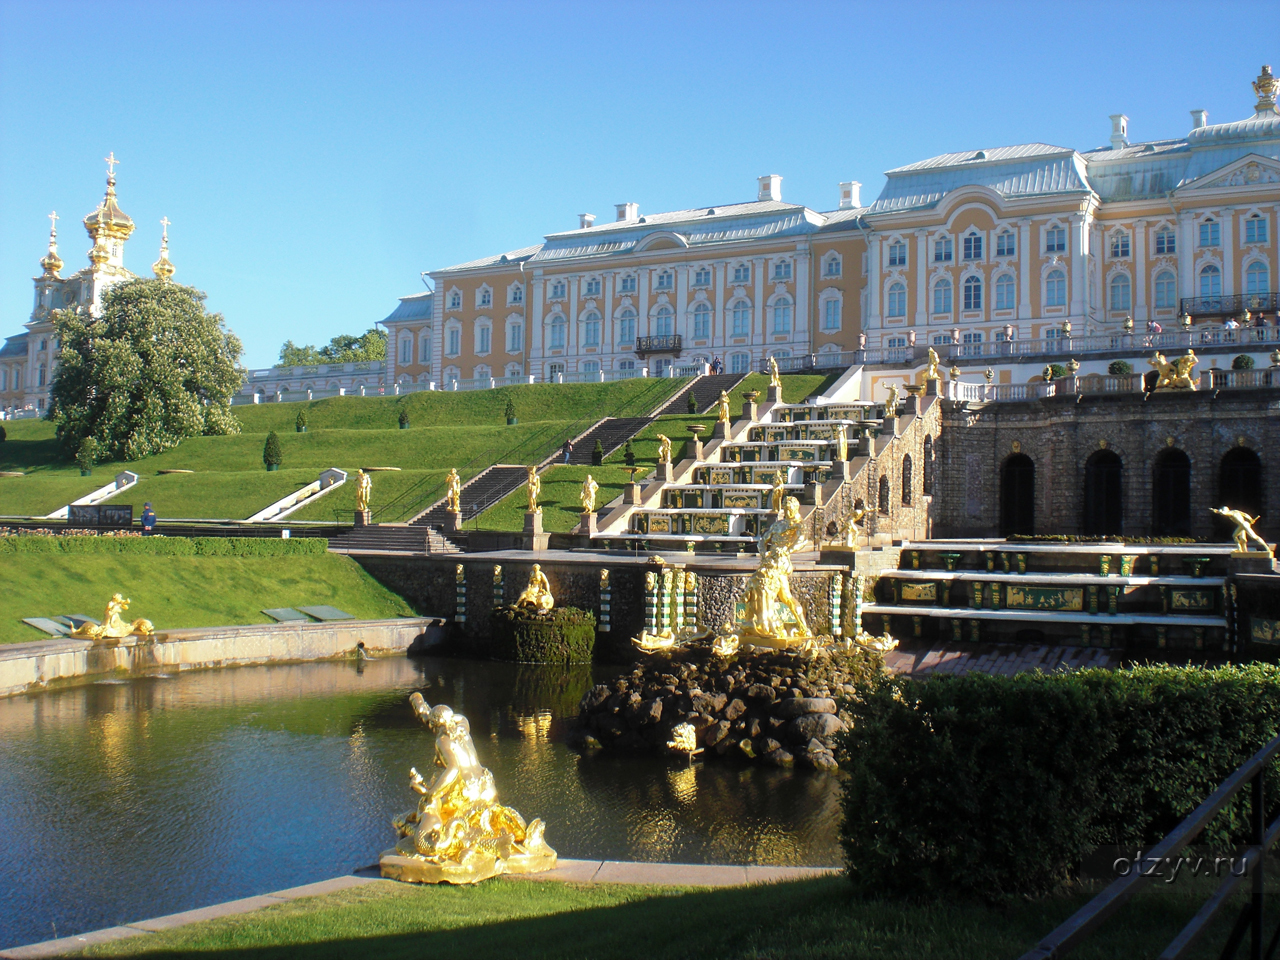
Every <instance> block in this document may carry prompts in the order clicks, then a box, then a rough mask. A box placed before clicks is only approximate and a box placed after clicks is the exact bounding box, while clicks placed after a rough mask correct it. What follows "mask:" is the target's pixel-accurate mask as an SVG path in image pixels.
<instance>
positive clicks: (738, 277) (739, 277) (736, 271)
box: [733, 262, 751, 283]
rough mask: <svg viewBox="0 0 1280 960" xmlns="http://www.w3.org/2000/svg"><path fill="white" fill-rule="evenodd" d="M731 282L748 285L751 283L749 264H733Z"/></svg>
mask: <svg viewBox="0 0 1280 960" xmlns="http://www.w3.org/2000/svg"><path fill="white" fill-rule="evenodd" d="M733 282H734V283H750V282H751V264H749V263H745V262H743V263H735V264H734V265H733Z"/></svg>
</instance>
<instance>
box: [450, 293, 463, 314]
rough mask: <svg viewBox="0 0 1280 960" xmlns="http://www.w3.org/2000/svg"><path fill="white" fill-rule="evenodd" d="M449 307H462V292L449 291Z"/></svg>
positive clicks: (458, 308) (453, 308)
mask: <svg viewBox="0 0 1280 960" xmlns="http://www.w3.org/2000/svg"><path fill="white" fill-rule="evenodd" d="M449 309H450V310H461V309H462V292H461V291H459V290H451V291H449Z"/></svg>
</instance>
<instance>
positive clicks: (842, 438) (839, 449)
mask: <svg viewBox="0 0 1280 960" xmlns="http://www.w3.org/2000/svg"><path fill="white" fill-rule="evenodd" d="M835 430H836V459H837V460H848V459H849V434H848V433H847V431H846V428H845V425H844V424H843V423H837V424H836V426H835Z"/></svg>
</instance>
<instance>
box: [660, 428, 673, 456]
mask: <svg viewBox="0 0 1280 960" xmlns="http://www.w3.org/2000/svg"><path fill="white" fill-rule="evenodd" d="M658 462H659V463H670V462H671V438H670V437H666V436H663V435H662V434H661V433H660V434H658Z"/></svg>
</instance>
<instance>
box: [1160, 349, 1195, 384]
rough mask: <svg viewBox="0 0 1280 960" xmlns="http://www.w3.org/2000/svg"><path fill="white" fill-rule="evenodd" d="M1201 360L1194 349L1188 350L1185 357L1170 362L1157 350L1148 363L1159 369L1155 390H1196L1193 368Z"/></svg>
mask: <svg viewBox="0 0 1280 960" xmlns="http://www.w3.org/2000/svg"><path fill="white" fill-rule="evenodd" d="M1199 362H1200V360H1199V359H1198V358H1197V357H1196V352H1195V351H1194V350H1188V351H1187V355H1186V356H1185V357H1179V358H1178V359H1176V360H1174V361H1172V362H1170V361H1168V360H1166V359H1165V358H1164V354H1163V353H1160V352H1158V351H1157V352H1156V355H1155V356H1154V357H1152V358H1151V359H1150V360H1148V361H1147V363H1148V364H1149V365H1150V366H1152V367H1155V369H1156V371H1157V374H1158V375H1157V377H1156V385H1155V386H1154V387H1153V388H1152V389H1153V390H1164V389H1170V390H1194V389H1196V383H1195V380H1193V379H1192V377H1191V368H1192V367H1194V366H1195V365H1196V364H1197V363H1199Z"/></svg>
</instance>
